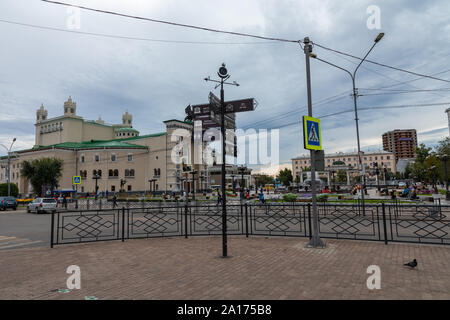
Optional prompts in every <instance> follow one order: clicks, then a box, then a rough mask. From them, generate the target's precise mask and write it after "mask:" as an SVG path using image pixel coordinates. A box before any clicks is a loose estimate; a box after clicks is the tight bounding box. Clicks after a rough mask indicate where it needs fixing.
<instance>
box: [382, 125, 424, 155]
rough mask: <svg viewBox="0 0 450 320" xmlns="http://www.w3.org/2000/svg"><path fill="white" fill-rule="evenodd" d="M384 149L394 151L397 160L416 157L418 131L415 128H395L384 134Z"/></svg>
mask: <svg viewBox="0 0 450 320" xmlns="http://www.w3.org/2000/svg"><path fill="white" fill-rule="evenodd" d="M382 139H383V150H385V151H389V152H393V153H394V156H395V161H396V162H397V161H398V159H412V158H415V157H416V148H417V132H416V130H415V129H405V130H398V129H396V130H393V131H388V132H386V133H384V134H383V136H382Z"/></svg>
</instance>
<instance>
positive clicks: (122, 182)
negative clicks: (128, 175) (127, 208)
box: [120, 179, 127, 192]
mask: <svg viewBox="0 0 450 320" xmlns="http://www.w3.org/2000/svg"><path fill="white" fill-rule="evenodd" d="M126 183H127V180H125V179H120V191H121V192H124V191H125V190H124V189H123V187H124V186H125V184H126Z"/></svg>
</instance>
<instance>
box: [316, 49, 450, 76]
mask: <svg viewBox="0 0 450 320" xmlns="http://www.w3.org/2000/svg"><path fill="white" fill-rule="evenodd" d="M314 45H316V46H318V47H320V48H322V49H325V50H328V51H332V52H336V53H339V54H342V55H344V56H348V57H351V58H354V59H359V60H363V59H362V58H360V57H356V56H354V55H351V54H348V53H345V52H342V51H339V50H335V49H331V48H328V47H325V46H323V45H320V44H318V43H314ZM364 61H366V62H369V63H373V64H376V65H378V66H382V67H385V68H389V69H393V70H397V71H401V72H406V73H409V74H413V75H415V76H420V77H423V78H429V79H433V80H438V81H443V82H449V83H450V80H445V79H440V78H436V77H433V76H429V75H425V74H420V73H417V72H413V71H408V70H405V69H401V68H397V67H392V66H388V65H386V64H383V63H379V62H376V61H372V60H367V59H366V60H364Z"/></svg>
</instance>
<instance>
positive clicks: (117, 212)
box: [51, 203, 450, 247]
mask: <svg viewBox="0 0 450 320" xmlns="http://www.w3.org/2000/svg"><path fill="white" fill-rule="evenodd" d="M449 214H450V206H443V205H434V204H430V205H424V204H421V205H404V204H376V205H374V204H370V205H365V206H364V207H362V206H361V205H360V204H358V203H356V204H327V203H323V204H319V205H318V216H319V233H320V237H322V238H334V239H355V240H373V241H384V243H386V244H388V242H414V243H433V244H450V236H449V233H450V218H449ZM311 216H312V206H311V204H310V203H292V204H249V203H245V204H237V205H227V233H228V234H230V235H245V236H247V237H249V236H258V235H261V236H284V237H289V236H290V237H311V232H312V228H311V225H312V222H311ZM221 232H222V206H217V205H215V204H202V205H193V204H186V203H178V204H175V205H174V204H155V206H151V207H128V208H127V207H125V206H123V207H122V208H120V209H119V208H115V209H112V208H108V209H101V210H100V209H97V210H78V211H61V212H56V213H54V214H52V218H51V246H52V247H53V245H59V244H67V243H81V242H91V241H105V240H122V241H125V240H126V239H135V238H152V237H174V236H183V237H186V238H187V237H191V236H202V235H220V234H221Z"/></svg>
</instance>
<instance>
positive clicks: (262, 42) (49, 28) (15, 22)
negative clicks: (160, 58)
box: [0, 19, 278, 45]
mask: <svg viewBox="0 0 450 320" xmlns="http://www.w3.org/2000/svg"><path fill="white" fill-rule="evenodd" d="M0 22H3V23H8V24H14V25H19V26H24V27H30V28H37V29H43V30H52V31H60V32H69V33H75V34H81V35H88V36H96V37H104V38H115V39H125V40H139V41H151V42H162V43H181V44H226V45H231V44H275V43H278V42H275V41H274V42H268V41H255V42H212V41H182V40H165V39H150V38H139V37H129V36H119V35H113V34H105V33H94V32H84V31H76V30H67V29H60V28H54V27H47V26H39V25H35V24H29V23H23V22H17V21H9V20H3V19H0Z"/></svg>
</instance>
